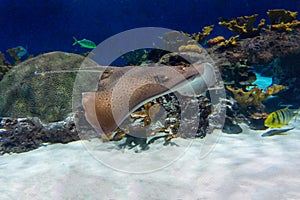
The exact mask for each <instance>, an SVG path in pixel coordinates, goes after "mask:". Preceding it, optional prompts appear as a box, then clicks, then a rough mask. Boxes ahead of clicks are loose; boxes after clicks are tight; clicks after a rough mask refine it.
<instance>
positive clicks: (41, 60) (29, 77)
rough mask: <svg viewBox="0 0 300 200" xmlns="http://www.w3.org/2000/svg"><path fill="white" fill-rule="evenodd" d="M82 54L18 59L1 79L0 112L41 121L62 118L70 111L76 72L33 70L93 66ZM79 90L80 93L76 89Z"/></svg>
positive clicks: (58, 53)
mask: <svg viewBox="0 0 300 200" xmlns="http://www.w3.org/2000/svg"><path fill="white" fill-rule="evenodd" d="M84 59H85V57H83V56H81V55H77V54H72V53H65V52H51V53H46V54H42V55H39V56H37V57H34V58H32V59H29V60H27V61H25V62H22V63H20V64H19V65H17V66H15V67H14V68H13V69H11V70H10V71H9V72H8V73H7V74H6V75H5V76H4V78H3V80H2V81H1V82H0V93H1V96H0V116H2V117H4V116H7V117H38V118H39V119H41V120H42V121H43V122H54V121H59V120H63V119H65V118H66V117H67V115H68V114H69V113H70V112H71V111H72V94H73V86H74V81H75V78H76V73H75V72H74V73H73V72H68V73H50V74H39V75H36V74H35V72H45V71H55V70H64V69H76V68H79V67H81V66H82V63H83V61H85V62H84V63H85V66H95V63H94V62H93V61H91V60H89V59H86V60H84ZM78 94H79V93H78Z"/></svg>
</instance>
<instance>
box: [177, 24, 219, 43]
mask: <svg viewBox="0 0 300 200" xmlns="http://www.w3.org/2000/svg"><path fill="white" fill-rule="evenodd" d="M213 29H214V25H210V26H205V27H204V28H203V29H202V32H198V33H193V34H188V33H184V32H181V33H182V34H184V35H185V36H187V37H191V38H192V39H193V40H195V41H196V42H198V43H201V42H203V41H204V39H205V38H206V37H207V36H208V35H209V34H210V33H211V31H212V30H213Z"/></svg>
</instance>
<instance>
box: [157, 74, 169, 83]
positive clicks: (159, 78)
mask: <svg viewBox="0 0 300 200" xmlns="http://www.w3.org/2000/svg"><path fill="white" fill-rule="evenodd" d="M154 79H155V81H156V82H157V83H165V82H167V81H168V80H169V77H167V76H166V75H157V76H154Z"/></svg>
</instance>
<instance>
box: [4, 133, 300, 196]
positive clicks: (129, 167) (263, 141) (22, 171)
mask: <svg viewBox="0 0 300 200" xmlns="http://www.w3.org/2000/svg"><path fill="white" fill-rule="evenodd" d="M244 128H245V127H244ZM261 134H262V131H256V132H254V131H246V130H244V132H243V133H242V134H239V135H227V134H221V135H220V137H219V138H218V134H216V135H214V136H212V135H209V136H207V137H206V140H200V139H199V140H193V143H192V144H191V145H190V147H189V148H185V146H187V145H189V144H190V143H189V142H190V141H189V140H182V139H177V140H176V143H178V144H180V146H179V147H178V146H162V145H161V143H160V142H156V143H155V144H154V145H152V146H151V148H150V149H149V150H148V151H145V152H142V153H135V152H134V151H133V150H130V151H129V150H117V149H116V148H115V145H113V144H111V143H105V144H101V143H100V142H98V141H93V142H85V143H82V142H73V143H69V144H57V145H49V146H47V147H42V148H40V149H37V150H34V151H31V152H27V153H22V154H12V155H4V156H1V157H0V183H1V184H0V199H1V200H5V199H22V200H23V199H30V200H33V199H55V200H59V199H139V200H140V199H222V200H223V199H239V200H240V199H243V200H246V199H280V200H282V199H300V131H299V129H298V128H297V130H296V129H295V130H292V131H289V132H287V134H288V135H287V136H273V137H268V138H266V137H264V138H262V137H260V135H261ZM215 140H217V141H218V142H217V143H215ZM204 142H205V143H204ZM200 150H202V151H200ZM182 152H185V153H184V154H182ZM178 156H179V159H177V160H176V158H178ZM174 159H175V161H174ZM99 160H100V161H101V162H100V161H99ZM151 161H152V162H151ZM107 165H109V166H107ZM165 165H168V166H165ZM113 168H114V169H113ZM151 170H152V171H153V170H156V171H154V172H149V171H151ZM134 172H135V173H134ZM137 172H139V173H137ZM142 172H144V173H142Z"/></svg>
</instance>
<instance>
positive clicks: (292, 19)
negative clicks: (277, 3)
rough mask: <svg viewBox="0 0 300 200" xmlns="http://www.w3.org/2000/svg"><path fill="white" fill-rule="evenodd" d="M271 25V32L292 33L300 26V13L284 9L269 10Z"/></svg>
mask: <svg viewBox="0 0 300 200" xmlns="http://www.w3.org/2000/svg"><path fill="white" fill-rule="evenodd" d="M267 14H268V16H269V18H270V21H271V25H269V28H270V29H271V30H278V31H287V32H291V31H293V29H294V28H295V27H297V26H299V25H300V21H298V20H296V16H297V14H298V12H292V11H287V10H284V9H275V10H269V11H268V12H267Z"/></svg>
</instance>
